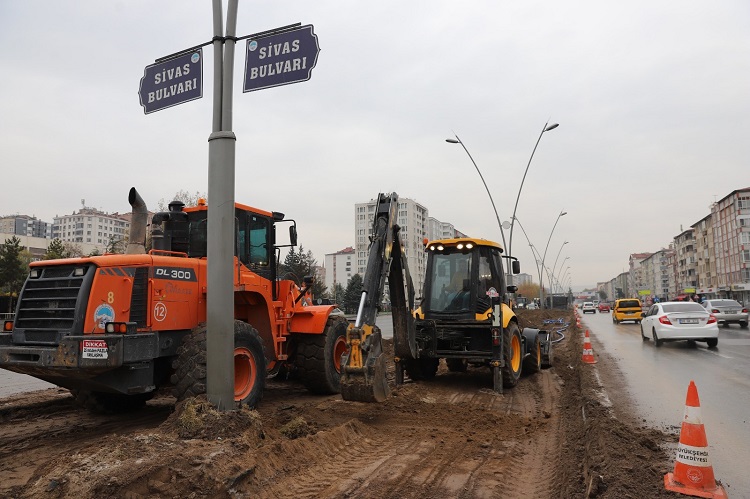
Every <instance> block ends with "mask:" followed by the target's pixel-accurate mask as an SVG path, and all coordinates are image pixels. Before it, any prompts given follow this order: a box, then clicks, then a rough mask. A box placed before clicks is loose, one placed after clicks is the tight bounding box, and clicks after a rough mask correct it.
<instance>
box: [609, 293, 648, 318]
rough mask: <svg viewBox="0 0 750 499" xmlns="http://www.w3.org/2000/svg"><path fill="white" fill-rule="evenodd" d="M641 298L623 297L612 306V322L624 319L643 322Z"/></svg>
mask: <svg viewBox="0 0 750 499" xmlns="http://www.w3.org/2000/svg"><path fill="white" fill-rule="evenodd" d="M641 312H643V309H642V308H641V300H639V299H638V298H621V299H619V300H616V301H615V305H614V306H613V307H612V322H614V323H615V324H619V323H620V322H623V321H633V322H635V323H636V324H640V323H641Z"/></svg>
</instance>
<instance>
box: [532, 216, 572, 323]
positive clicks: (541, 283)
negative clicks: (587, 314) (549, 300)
mask: <svg viewBox="0 0 750 499" xmlns="http://www.w3.org/2000/svg"><path fill="white" fill-rule="evenodd" d="M567 214H568V212H567V211H561V212H560V214H559V215H557V219H556V220H555V225H553V226H552V230H551V231H550V233H549V238H548V239H547V246H545V247H544V256H543V257H542V267H544V261H545V260H546V259H547V250H548V249H549V242H550V241H551V240H552V234H554V232H555V227H557V222H559V221H560V218H562V217H563V216H564V215H567ZM539 300H540V301H541V302H542V303H541V307H542V308H544V283H543V282H541V280H540V282H539Z"/></svg>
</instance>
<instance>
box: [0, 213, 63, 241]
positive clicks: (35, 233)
mask: <svg viewBox="0 0 750 499" xmlns="http://www.w3.org/2000/svg"><path fill="white" fill-rule="evenodd" d="M0 232H1V233H3V234H15V235H17V236H29V237H40V238H49V237H50V236H51V235H52V224H51V223H49V222H45V221H43V220H39V219H38V218H36V217H30V216H28V215H9V216H5V217H0Z"/></svg>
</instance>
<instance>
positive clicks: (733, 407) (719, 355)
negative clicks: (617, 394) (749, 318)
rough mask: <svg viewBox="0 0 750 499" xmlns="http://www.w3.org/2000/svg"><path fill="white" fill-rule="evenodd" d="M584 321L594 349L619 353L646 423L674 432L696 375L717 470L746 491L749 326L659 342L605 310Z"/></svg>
mask: <svg viewBox="0 0 750 499" xmlns="http://www.w3.org/2000/svg"><path fill="white" fill-rule="evenodd" d="M582 324H583V326H584V327H585V328H588V329H589V332H590V335H591V337H592V345H593V348H594V355H595V357H597V356H596V353H597V349H604V351H606V353H607V354H609V355H610V356H612V357H614V358H615V359H616V362H617V364H618V366H619V368H620V371H621V372H622V376H623V380H622V381H623V382H624V385H625V386H624V387H626V388H627V390H628V392H629V394H630V395H631V397H632V399H633V401H634V403H635V409H636V410H637V412H638V414H639V415H640V416H641V417H642V418H643V420H644V421H645V422H646V424H648V425H650V426H653V427H656V428H659V429H664V428H665V427H676V432H679V427H680V425H681V422H682V417H683V412H684V409H685V398H686V395H687V388H688V385H689V384H690V381H691V380H693V381H695V384H696V386H697V388H698V396H699V398H700V403H701V415H702V417H703V424H704V428H705V430H706V437H707V439H708V446H709V454H710V457H711V460H712V462H713V468H714V473H715V475H716V477H717V479H719V480H721V481H722V483H724V485H725V486H728V487H729V488H728V489H727V492H728V494H729V496H730V497H750V474H749V473H748V472H747V463H748V462H750V424H749V423H750V329H740V327H739V326H736V325H731V326H729V327H728V328H727V327H720V328H719V345H718V347H717V348H715V349H708V348H707V347H706V344H705V343H695V344H689V343H687V342H684V341H681V342H674V343H664V344H663V345H662V346H661V347H660V348H656V347H655V346H654V342H653V341H643V340H642V339H641V333H640V326H639V325H638V324H635V323H630V322H626V323H620V324H618V325H615V324H614V323H613V322H612V317H611V315H610V314H607V313H597V314H596V315H592V314H587V315H585V316H583V317H582ZM646 336H649V335H648V334H647V335H646ZM597 359H598V357H597Z"/></svg>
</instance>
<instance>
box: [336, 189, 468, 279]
mask: <svg viewBox="0 0 750 499" xmlns="http://www.w3.org/2000/svg"><path fill="white" fill-rule="evenodd" d="M376 208H377V200H376V199H371V200H370V201H368V202H366V203H357V204H356V205H354V234H355V246H354V248H355V252H356V272H357V273H359V274H360V275H362V276H364V275H365V269H366V268H367V256H368V253H369V251H368V249H369V245H370V239H369V236H371V235H372V222H373V219H374V217H375V209H376ZM428 218H429V217H428V210H427V208H426V207H425V206H423V205H421V204H420V203H418V202H416V201H414V200H413V199H409V198H403V197H402V198H399V200H398V212H397V215H396V223H398V225H399V226H400V227H401V240H402V242H403V245H404V253H405V254H406V263H407V265H408V266H409V272H410V274H411V278H412V281H413V282H414V286H415V289H417V290H419V291H417V293H421V289H422V287H423V285H424V275H425V270H426V263H427V257H426V255H425V252H424V244H423V242H422V240H423V239H424V238H426V237H428V235H427V228H428ZM433 225H434V227H436V229H435V230H440V231H442V230H450V229H449V228H447V227H448V226H450V224H441V223H440V222H438V221H436V222H435V223H433ZM451 227H452V226H451ZM453 230H454V235H453V236H451V237H455V229H453ZM441 233H442V232H441ZM326 266H327V264H326Z"/></svg>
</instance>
